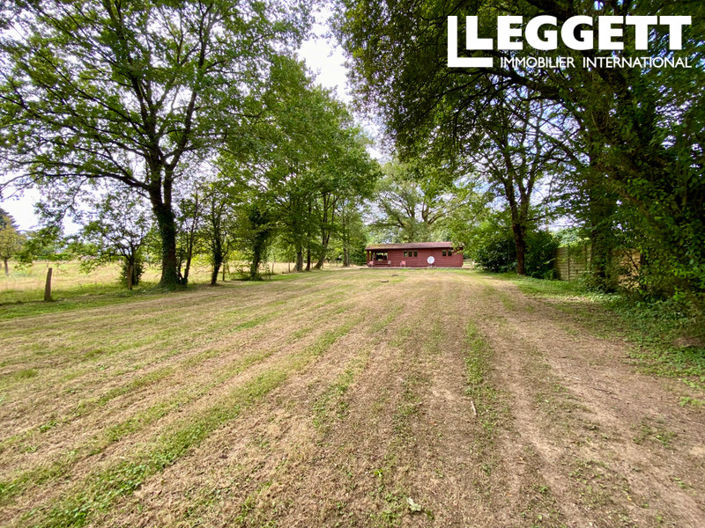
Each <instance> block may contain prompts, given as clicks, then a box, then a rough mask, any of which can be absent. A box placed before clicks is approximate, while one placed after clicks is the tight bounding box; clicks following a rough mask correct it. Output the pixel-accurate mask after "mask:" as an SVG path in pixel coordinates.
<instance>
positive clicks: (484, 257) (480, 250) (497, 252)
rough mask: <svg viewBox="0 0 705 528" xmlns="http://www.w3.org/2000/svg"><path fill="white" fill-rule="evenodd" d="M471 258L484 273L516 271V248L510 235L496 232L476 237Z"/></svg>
mask: <svg viewBox="0 0 705 528" xmlns="http://www.w3.org/2000/svg"><path fill="white" fill-rule="evenodd" d="M472 258H473V260H474V261H475V262H476V263H477V264H479V265H480V267H481V268H482V269H484V270H485V271H492V272H495V273H501V272H505V271H512V270H514V269H516V265H517V261H516V248H515V247H514V237H513V236H512V233H511V232H507V231H506V230H496V231H494V232H491V233H485V234H484V236H482V237H478V239H477V240H476V241H475V244H474V246H473V250H472Z"/></svg>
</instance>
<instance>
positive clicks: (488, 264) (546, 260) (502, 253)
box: [472, 229, 558, 279]
mask: <svg viewBox="0 0 705 528" xmlns="http://www.w3.org/2000/svg"><path fill="white" fill-rule="evenodd" d="M526 247H527V251H526V256H525V262H524V265H525V268H526V274H527V275H528V276H530V277H536V278H539V279H552V278H554V274H555V271H554V267H553V263H554V261H555V258H556V249H557V248H558V239H557V238H556V237H555V236H554V235H553V234H551V233H549V232H546V231H530V232H528V233H527V235H526ZM472 257H473V259H474V260H475V262H476V263H477V264H479V265H480V267H482V269H484V270H486V271H492V272H495V273H501V272H506V271H514V270H515V269H516V247H515V245H514V236H513V235H512V232H511V231H509V230H508V229H495V230H493V231H492V232H489V233H484V236H482V237H478V238H477V239H476V241H475V245H474V247H473V252H472Z"/></svg>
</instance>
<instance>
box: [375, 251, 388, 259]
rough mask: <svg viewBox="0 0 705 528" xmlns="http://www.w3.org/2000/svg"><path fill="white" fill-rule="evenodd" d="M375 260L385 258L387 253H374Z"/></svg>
mask: <svg viewBox="0 0 705 528" xmlns="http://www.w3.org/2000/svg"><path fill="white" fill-rule="evenodd" d="M375 260H387V253H375Z"/></svg>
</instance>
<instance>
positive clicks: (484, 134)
mask: <svg viewBox="0 0 705 528" xmlns="http://www.w3.org/2000/svg"><path fill="white" fill-rule="evenodd" d="M517 95H519V96H521V94H517ZM546 113H547V112H546V108H545V103H544V102H543V101H533V100H532V97H531V94H526V95H525V96H523V97H522V98H521V99H519V98H518V97H514V98H512V99H510V100H507V99H505V98H504V97H498V100H496V101H495V102H494V104H493V105H492V108H491V113H488V114H486V115H483V116H482V117H480V118H479V122H478V126H477V129H476V130H473V132H472V134H473V135H474V136H475V137H477V136H479V137H477V142H476V143H473V144H472V146H471V147H470V148H468V149H467V151H466V155H467V156H468V157H469V158H470V159H472V160H473V162H474V164H475V170H476V171H477V172H478V173H480V174H481V175H482V177H484V179H485V180H486V181H487V183H489V185H490V186H491V187H492V188H494V189H496V191H497V194H498V195H499V196H502V197H503V198H504V200H505V201H506V204H507V208H508V210H509V213H510V219H511V231H512V234H513V238H514V246H515V250H514V254H515V258H516V272H517V274H519V275H526V256H527V233H528V231H529V228H530V226H531V225H532V224H535V223H536V222H537V221H538V220H539V218H538V217H536V216H535V215H536V213H537V212H539V213H545V212H546V211H547V210H548V208H549V207H550V206H551V204H552V202H554V201H557V197H556V196H555V193H556V192H558V191H560V190H561V187H562V185H561V181H560V178H557V176H558V175H560V174H562V173H563V171H564V165H563V163H562V162H563V156H562V151H561V150H562V149H561V148H560V144H559V143H558V142H556V141H552V140H551V139H552V138H551V136H550V130H547V129H548V128H549V122H548V120H547V119H546ZM551 177H552V178H551ZM549 179H552V180H553V181H550V182H549V181H548V180H549ZM539 186H542V187H543V188H544V197H543V203H542V204H536V203H534V202H533V199H534V197H535V194H536V191H538V190H539Z"/></svg>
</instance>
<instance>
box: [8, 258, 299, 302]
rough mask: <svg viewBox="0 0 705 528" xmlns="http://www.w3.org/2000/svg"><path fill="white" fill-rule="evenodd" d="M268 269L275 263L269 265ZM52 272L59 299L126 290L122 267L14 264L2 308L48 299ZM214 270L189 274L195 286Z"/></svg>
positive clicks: (150, 272) (151, 280)
mask: <svg viewBox="0 0 705 528" xmlns="http://www.w3.org/2000/svg"><path fill="white" fill-rule="evenodd" d="M237 265H240V266H244V263H243V264H238V263H233V264H231V266H230V269H231V271H234V268H235V266H237ZM267 266H268V269H271V268H272V263H271V262H270V263H267ZM48 267H51V268H52V270H53V271H52V288H53V291H54V292H55V293H56V296H58V297H61V296H62V295H63V296H71V297H73V296H76V295H88V294H95V293H106V292H111V291H115V292H118V291H120V290H122V289H124V288H123V287H122V286H120V284H118V279H119V275H120V266H119V264H117V263H115V264H106V265H103V266H100V267H98V268H96V269H93V270H91V271H89V272H85V271H82V270H81V267H80V263H79V262H78V261H69V262H46V261H38V262H34V263H33V264H31V265H25V266H18V265H17V263H15V262H12V261H11V262H10V275H9V276H6V275H5V274H4V273H3V272H2V271H1V270H0V304H2V303H7V302H17V301H21V302H28V301H33V300H41V299H42V297H43V295H44V282H45V279H46V273H47V268H48ZM290 268H291V265H290V264H288V263H286V262H276V263H274V267H273V269H274V273H286V272H287V271H289V270H290ZM210 273H211V268H210V266H209V265H208V264H204V263H195V264H193V265H192V268H191V271H190V273H189V279H190V282H191V283H192V284H206V283H208V282H210ZM159 277H160V268H159V267H157V266H147V267H146V269H145V272H144V275H143V276H142V280H143V282H144V286H146V287H152V286H154V285H155V284H156V283H157V282H159Z"/></svg>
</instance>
